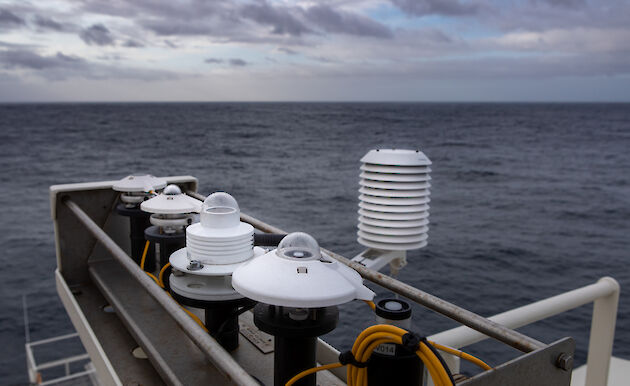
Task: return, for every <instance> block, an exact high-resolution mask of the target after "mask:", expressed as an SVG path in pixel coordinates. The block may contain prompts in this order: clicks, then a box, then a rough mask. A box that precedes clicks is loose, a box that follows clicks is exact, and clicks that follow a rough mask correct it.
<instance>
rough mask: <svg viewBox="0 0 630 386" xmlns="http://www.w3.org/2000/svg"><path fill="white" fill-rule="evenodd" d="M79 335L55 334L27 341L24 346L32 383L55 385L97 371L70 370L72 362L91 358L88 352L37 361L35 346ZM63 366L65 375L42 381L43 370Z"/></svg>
mask: <svg viewBox="0 0 630 386" xmlns="http://www.w3.org/2000/svg"><path fill="white" fill-rule="evenodd" d="M77 337H79V334H78V333H70V334H65V335H60V336H55V337H52V338H47V339H41V340H36V341H32V342H26V343H25V344H24V346H25V349H26V367H27V371H28V377H29V382H30V383H31V384H38V385H53V384H56V383H61V382H65V381H68V380H70V379H74V378H79V377H82V376H85V375H89V374H91V373H94V371H95V370H94V369H89V370H84V371H80V372H75V373H72V372H71V371H70V365H71V364H72V363H75V362H81V361H87V360H89V359H90V356H89V355H88V354H87V353H86V354H79V355H74V356H70V357H66V358H62V359H56V360H52V361H48V362H44V363H37V361H36V360H35V355H34V354H33V348H34V347H37V346H42V345H46V344H51V343H56V342H60V341H63V340H68V339H72V338H77ZM61 366H64V369H65V375H64V376H62V377H60V378H54V379H51V380H48V381H43V382H42V381H41V379H40V376H39V374H40V372H41V371H42V370H47V369H52V368H55V367H61Z"/></svg>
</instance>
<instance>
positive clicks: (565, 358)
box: [556, 353, 573, 371]
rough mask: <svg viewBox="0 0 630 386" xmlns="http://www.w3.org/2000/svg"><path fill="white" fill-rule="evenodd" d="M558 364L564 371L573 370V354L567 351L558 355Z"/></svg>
mask: <svg viewBox="0 0 630 386" xmlns="http://www.w3.org/2000/svg"><path fill="white" fill-rule="evenodd" d="M556 366H557V367H558V368H561V369H562V370H564V371H571V369H573V355H570V354H567V353H562V354H560V355H558V359H556Z"/></svg>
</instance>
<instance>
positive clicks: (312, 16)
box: [305, 5, 394, 38]
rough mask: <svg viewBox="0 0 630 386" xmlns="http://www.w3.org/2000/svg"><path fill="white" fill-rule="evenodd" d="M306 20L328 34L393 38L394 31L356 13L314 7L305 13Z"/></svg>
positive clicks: (323, 6)
mask: <svg viewBox="0 0 630 386" xmlns="http://www.w3.org/2000/svg"><path fill="white" fill-rule="evenodd" d="M305 15H306V19H307V20H309V21H311V22H313V23H314V24H315V25H317V26H318V27H320V28H322V29H323V30H324V31H326V32H331V33H341V34H349V35H356V36H370V37H376V38H392V37H393V36H394V34H393V33H392V31H391V30H390V29H389V28H388V27H386V26H384V25H383V24H381V23H378V22H376V21H374V20H372V19H370V18H367V17H365V16H361V15H358V14H355V13H351V12H346V11H338V10H334V9H333V8H331V7H330V6H328V5H314V6H312V7H310V8H308V9H307V10H306V11H305Z"/></svg>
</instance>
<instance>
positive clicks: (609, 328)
mask: <svg viewBox="0 0 630 386" xmlns="http://www.w3.org/2000/svg"><path fill="white" fill-rule="evenodd" d="M619 294H620V286H619V283H618V282H617V281H616V280H615V279H613V278H612V277H607V276H606V277H602V278H601V279H599V280H598V281H597V282H595V283H593V284H590V285H587V286H584V287H581V288H577V289H574V290H571V291H568V292H564V293H562V294H559V295H556V296H552V297H550V298H547V299H543V300H540V301H537V302H534V303H531V304H528V305H525V306H522V307H518V308H514V309H512V310H509V311H506V312H502V313H500V314H497V315H494V316H491V317H489V318H488V319H489V320H492V321H494V322H497V323H500V324H502V325H504V326H506V327H509V328H513V329H516V328H520V327H523V326H527V325H529V324H532V323H535V322H538V321H540V320H543V319H547V318H550V317H552V316H555V315H559V314H562V313H564V312H567V311H570V310H572V309H575V308H578V307H581V306H583V305H586V304H589V303H593V316H592V319H591V332H590V338H589V345H588V357H587V360H586V381H585V385H588V386H605V385H607V384H608V374H609V367H610V358H611V356H612V348H613V343H614V338H615V322H616V320H617V307H618V303H619ZM487 338H488V337H487V336H485V335H483V334H481V333H479V332H477V331H475V330H473V329H471V328H468V327H465V326H461V327H455V328H452V329H450V330H446V331H442V332H440V333H437V334H434V335H432V336H430V337H428V338H427V339H430V340H433V341H437V342H440V343H441V344H444V345H447V346H451V347H453V348H463V347H466V346H469V345H471V344H474V343H477V342H480V341H483V340H485V339H487ZM455 370H457V369H455Z"/></svg>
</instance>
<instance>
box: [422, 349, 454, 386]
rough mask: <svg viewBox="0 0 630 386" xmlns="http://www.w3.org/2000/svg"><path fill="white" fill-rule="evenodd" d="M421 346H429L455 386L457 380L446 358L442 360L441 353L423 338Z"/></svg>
mask: <svg viewBox="0 0 630 386" xmlns="http://www.w3.org/2000/svg"><path fill="white" fill-rule="evenodd" d="M420 343H421V344H424V345H425V346H427V347H428V348H429V350H431V352H433V354H435V356H436V357H437V359H438V360H439V361H440V363H441V364H442V367H444V370H445V371H446V374H447V375H448V379H450V381H451V383H452V384H453V385H455V379H453V374H451V369H449V368H448V365H447V364H446V362H444V358H442V355H440V353H439V352H438V350H436V349H435V347H433V346H432V345H431V343H429V342H427V340H426V338H422V340H421V341H420Z"/></svg>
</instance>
